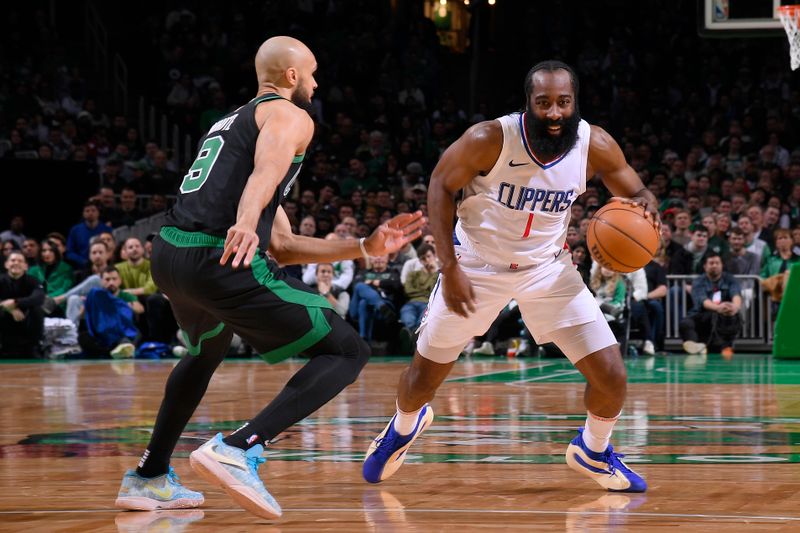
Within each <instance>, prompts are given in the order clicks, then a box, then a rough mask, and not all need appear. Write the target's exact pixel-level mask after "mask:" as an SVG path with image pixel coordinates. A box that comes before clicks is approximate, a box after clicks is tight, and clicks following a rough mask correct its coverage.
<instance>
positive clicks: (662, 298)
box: [637, 260, 667, 354]
mask: <svg viewBox="0 0 800 533" xmlns="http://www.w3.org/2000/svg"><path fill="white" fill-rule="evenodd" d="M644 273H645V276H646V277H647V298H646V299H644V300H643V301H642V302H641V304H642V305H643V306H644V308H645V310H646V312H647V316H648V319H649V320H648V321H649V325H650V331H648V332H646V334H647V337H646V339H647V340H646V341H645V346H644V348H643V349H642V351H643V352H644V353H646V354H650V353H654V352H655V350H658V351H661V350H663V349H664V309H665V302H666V297H667V269H666V268H664V266H663V265H662V264H660V263H659V262H658V261H655V260H654V261H650V262H649V263H648V264H647V265H646V266H645V267H644ZM637 303H639V302H637ZM648 343H649V345H648Z"/></svg>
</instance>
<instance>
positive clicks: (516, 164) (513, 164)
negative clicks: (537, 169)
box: [508, 160, 530, 167]
mask: <svg viewBox="0 0 800 533" xmlns="http://www.w3.org/2000/svg"><path fill="white" fill-rule="evenodd" d="M524 165H530V163H514V161H513V160H512V161H509V162H508V166H510V167H521V166H524Z"/></svg>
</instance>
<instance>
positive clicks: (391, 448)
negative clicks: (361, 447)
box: [362, 403, 433, 483]
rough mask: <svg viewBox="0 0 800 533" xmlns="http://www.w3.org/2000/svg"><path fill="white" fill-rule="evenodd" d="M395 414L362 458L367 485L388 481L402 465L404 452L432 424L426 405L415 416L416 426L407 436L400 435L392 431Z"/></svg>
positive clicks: (429, 407) (430, 410)
mask: <svg viewBox="0 0 800 533" xmlns="http://www.w3.org/2000/svg"><path fill="white" fill-rule="evenodd" d="M396 417H397V414H395V415H394V416H393V417H392V419H391V420H390V421H389V424H388V425H387V426H386V427H385V428H384V430H383V431H382V432H381V434H380V435H378V436H377V437H375V440H373V441H372V444H370V445H369V449H368V450H367V456H366V457H365V458H364V466H363V468H362V472H363V474H364V479H365V480H366V481H368V482H369V483H380V482H381V481H383V480H385V479H388V478H389V477H391V475H392V474H394V473H395V472H397V469H398V468H400V466H401V465H402V464H403V461H404V460H405V458H406V452H407V451H408V449H409V448H410V447H411V445H412V444H414V441H415V440H416V439H417V437H419V436H420V435H421V434H422V432H423V431H425V429H427V427H428V426H429V425H431V422H433V409H431V406H430V405H428V404H427V403H426V404H425V405H423V406H422V409H420V411H419V415H417V425H416V426H414V430H413V431H412V432H411V433H409V434H408V435H400V434H399V433H397V432H396V431H395V430H394V419H395V418H396Z"/></svg>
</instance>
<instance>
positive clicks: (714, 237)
mask: <svg viewBox="0 0 800 533" xmlns="http://www.w3.org/2000/svg"><path fill="white" fill-rule="evenodd" d="M703 227H704V228H706V229H707V230H708V249H709V250H713V251H715V252H717V253H718V254H719V255H721V256H722V257H725V256H726V255H727V254H728V241H727V240H726V239H725V236H724V235H719V234H718V233H717V229H718V228H717V215H715V214H714V213H709V214H707V215H706V216H704V217H703Z"/></svg>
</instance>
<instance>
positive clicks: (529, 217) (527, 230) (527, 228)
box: [522, 213, 533, 239]
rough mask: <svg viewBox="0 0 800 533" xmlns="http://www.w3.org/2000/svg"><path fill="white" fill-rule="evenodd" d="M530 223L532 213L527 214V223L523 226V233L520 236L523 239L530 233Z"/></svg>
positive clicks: (531, 221)
mask: <svg viewBox="0 0 800 533" xmlns="http://www.w3.org/2000/svg"><path fill="white" fill-rule="evenodd" d="M532 224H533V213H531V214H530V215H528V224H527V225H526V226H525V233H523V234H522V238H523V239H524V238H526V237H527V236H528V235H530V234H531V225H532Z"/></svg>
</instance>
